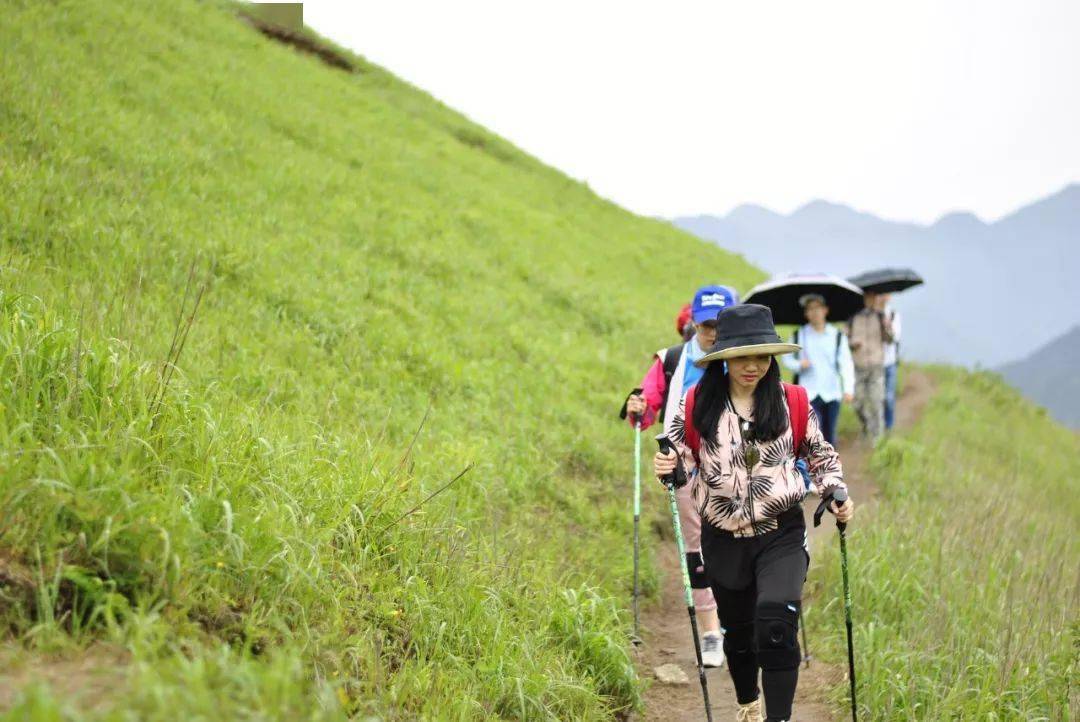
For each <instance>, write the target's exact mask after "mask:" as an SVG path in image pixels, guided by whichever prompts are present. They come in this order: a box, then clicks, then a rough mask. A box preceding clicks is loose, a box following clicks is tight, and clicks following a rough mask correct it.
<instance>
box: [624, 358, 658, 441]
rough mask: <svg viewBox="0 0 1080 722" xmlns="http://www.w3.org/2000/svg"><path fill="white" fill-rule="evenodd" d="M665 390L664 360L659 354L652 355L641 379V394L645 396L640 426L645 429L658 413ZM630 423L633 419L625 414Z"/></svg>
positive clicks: (632, 423) (651, 423) (632, 422)
mask: <svg viewBox="0 0 1080 722" xmlns="http://www.w3.org/2000/svg"><path fill="white" fill-rule="evenodd" d="M666 390H667V380H666V379H665V378H664V362H663V360H662V359H661V358H660V357H659V356H654V357H653V365H652V366H650V367H649V370H648V371H647V372H646V373H645V378H643V379H642V380H641V395H642V396H644V397H645V413H644V414H643V415H642V417H641V428H643V429H647V428H649V427H650V426H652V425H653V422H655V421H656V417H657V416H659V415H660V407H661V406H663V405H664V392H665V391H666ZM626 419H627V420H628V421H629V422H630V425H631V426H633V425H634V420H633V419H632V418H630V415H629V414H627V415H626Z"/></svg>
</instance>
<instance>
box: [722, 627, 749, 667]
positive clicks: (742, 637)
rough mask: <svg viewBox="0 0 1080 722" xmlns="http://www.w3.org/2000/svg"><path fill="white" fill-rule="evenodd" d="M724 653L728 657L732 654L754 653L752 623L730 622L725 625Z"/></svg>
mask: <svg viewBox="0 0 1080 722" xmlns="http://www.w3.org/2000/svg"><path fill="white" fill-rule="evenodd" d="M723 632H724V654H725V655H726V656H727V657H728V658H729V659H730V658H731V657H733V656H745V655H753V654H754V623H753V622H744V623H743V624H732V625H731V626H725V627H724V628H723Z"/></svg>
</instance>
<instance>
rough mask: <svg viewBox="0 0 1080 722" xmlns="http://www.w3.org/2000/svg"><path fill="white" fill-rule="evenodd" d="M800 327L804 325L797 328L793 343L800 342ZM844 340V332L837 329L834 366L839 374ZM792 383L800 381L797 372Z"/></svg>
mask: <svg viewBox="0 0 1080 722" xmlns="http://www.w3.org/2000/svg"><path fill="white" fill-rule="evenodd" d="M800 329H802V326H800V327H799V328H797V329H795V335H794V336H793V337H792V342H793V343H798V342H799V331H800ZM843 340H844V332H843V331H841V330H840V329H837V330H836V351H835V352H834V354H833V366H834V367H835V368H836V374H837V375H838V376H839V375H840V344H841V343H842V342H843ZM791 383H793V384H798V383H799V374H798V373H796V374H795V375H794V376H793V377H792V379H791Z"/></svg>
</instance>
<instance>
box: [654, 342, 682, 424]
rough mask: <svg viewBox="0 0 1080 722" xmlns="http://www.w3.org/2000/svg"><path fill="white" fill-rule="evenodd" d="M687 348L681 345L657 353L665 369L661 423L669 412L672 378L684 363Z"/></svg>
mask: <svg viewBox="0 0 1080 722" xmlns="http://www.w3.org/2000/svg"><path fill="white" fill-rule="evenodd" d="M685 348H686V344H685V343H680V344H676V345H675V346H669V347H668V348H666V349H664V350H662V351H657V352H656V355H657V356H659V357H660V362H661V364H662V365H663V367H664V395H663V396H662V397H661V399H660V413H659V416H658V418H659V419H660V421H663V420H664V415H665V413H666V412H667V405H668V396H669V395H670V394H671V378H672V377H673V376H674V375H675V371H676V370H677V369H678V368H679V362H680V361H682V357H683V349H685ZM679 393H682V389H679Z"/></svg>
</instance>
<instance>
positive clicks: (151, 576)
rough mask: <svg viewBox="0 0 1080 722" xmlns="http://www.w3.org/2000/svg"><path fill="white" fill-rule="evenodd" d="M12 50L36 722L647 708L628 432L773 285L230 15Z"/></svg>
mask: <svg viewBox="0 0 1080 722" xmlns="http://www.w3.org/2000/svg"><path fill="white" fill-rule="evenodd" d="M4 13H5V17H4V22H3V23H2V24H0V48H2V50H0V139H2V140H0V188H3V189H4V197H3V199H2V201H0V261H2V264H3V266H2V273H0V278H2V283H3V286H2V291H3V298H2V303H0V311H2V315H0V367H2V376H0V378H2V379H3V384H2V386H0V514H2V519H0V622H2V623H3V625H4V629H5V630H7V631H6V633H5V641H4V642H3V643H2V644H3V645H4V647H3V649H2V650H0V652H2V654H3V658H4V659H5V660H6V661H7V662H8V663H7V664H5V665H3V667H4V670H5V671H3V672H0V692H2V694H0V705H4V704H5V703H4V701H3V700H9V702H8V705H9V711H8V714H9V716H10V717H11V718H12V719H26V718H34V717H35V716H36V717H40V718H41V719H46V718H48V719H52V718H54V716H55V715H57V714H61V713H62V714H64V715H66V716H69V717H98V716H103V717H104V716H108V715H110V714H112V712H113V711H115V710H117V709H124V710H128V711H129V712H130V713H131V714H134V715H135V716H136V717H138V718H140V719H158V718H162V719H176V718H185V719H192V718H196V717H199V716H202V718H227V717H238V716H241V715H250V716H259V715H263V716H280V717H282V718H293V719H297V718H301V717H303V718H305V719H338V718H343V717H344V716H345V715H346V714H360V715H377V716H380V717H381V718H383V719H416V718H446V719H465V718H483V717H490V716H498V717H504V718H520V719H525V718H527V719H592V718H602V717H607V716H610V715H611V714H612V713H613V712H615V711H617V710H622V709H626V708H628V707H630V706H633V705H634V704H635V703H636V700H637V694H638V687H637V680H636V679H635V677H634V672H633V668H632V666H631V665H630V663H629V658H628V655H627V653H626V650H625V646H624V645H625V640H626V633H627V618H626V616H625V613H622V612H620V611H619V610H620V609H621V608H623V607H625V604H626V601H627V596H628V593H627V589H626V584H627V579H628V577H629V573H628V561H629V558H630V555H629V553H628V540H629V536H628V534H629V523H628V521H629V504H628V488H627V486H626V484H627V481H626V479H627V469H628V467H629V465H630V448H631V446H630V445H629V443H628V442H629V434H628V430H627V429H626V427H625V426H622V425H620V424H618V423H617V422H616V421H615V420H614V412H615V410H616V408H617V406H618V403H619V402H620V401H621V395H622V393H623V392H624V391H625V389H626V388H627V385H628V384H632V383H633V381H634V380H635V379H636V378H637V376H638V374H639V373H640V372H641V369H642V366H643V364H644V363H645V360H646V358H647V354H648V352H649V351H650V350H651V349H653V348H655V347H657V346H658V345H662V344H663V343H665V342H667V341H668V340H669V338H670V336H671V331H670V318H671V315H672V314H673V313H674V311H675V309H676V308H677V307H678V306H679V305H680V304H681V303H682V302H684V300H685V299H687V298H688V297H689V295H690V293H691V292H692V289H693V287H694V286H695V285H696V284H698V283H700V282H702V281H706V280H707V281H713V282H725V283H730V284H733V285H736V286H738V287H740V288H742V289H745V288H746V287H747V286H748V285H749V284H751V283H753V282H755V281H757V280H759V279H760V277H761V274H760V273H758V272H757V271H755V270H754V269H753V268H752V267H750V266H749V265H748V264H747V263H745V262H743V261H742V260H741V259H739V258H737V257H734V256H732V255H730V254H728V253H725V252H723V251H721V250H719V249H717V248H715V247H714V246H711V245H710V244H705V243H702V242H701V241H699V240H697V239H694V238H692V237H690V236H688V235H686V234H684V233H682V232H679V231H677V230H675V229H673V228H671V227H670V226H669V225H668V224H666V223H662V222H658V221H654V220H647V219H642V218H638V217H635V216H632V215H630V214H628V213H626V212H624V211H623V210H621V209H619V208H617V207H615V206H613V205H612V204H610V203H607V202H605V201H603V200H602V199H600V198H598V197H597V196H596V195H594V194H593V193H592V192H590V191H589V190H588V188H586V187H584V186H582V185H581V184H578V183H575V182H573V181H571V180H569V179H567V178H565V177H564V176H562V175H560V174H559V173H557V172H555V171H554V170H552V169H550V168H547V167H545V166H544V165H542V164H541V163H540V162H538V161H537V160H535V159H533V158H531V157H529V156H527V155H525V154H524V153H522V152H520V151H519V150H517V149H516V148H514V147H512V146H511V145H509V144H508V143H506V142H505V141H503V140H501V139H499V138H497V137H495V136H493V135H491V134H489V133H487V132H486V131H484V130H483V129H482V128H479V127H476V126H475V125H473V124H471V123H470V122H468V121H467V120H466V119H464V118H463V117H461V116H460V115H458V114H456V113H454V112H453V111H451V110H449V109H447V108H445V107H443V106H441V105H440V104H438V103H437V102H435V101H433V100H432V99H431V98H429V97H428V96H426V95H425V94H423V93H421V92H419V91H417V90H416V89H414V88H412V87H409V86H408V85H406V84H404V83H401V82H399V81H397V80H396V79H394V78H393V77H392V76H390V75H389V74H388V73H386V72H385V71H383V70H381V69H379V68H377V67H374V66H371V65H370V64H368V63H365V62H364V61H363V60H362V59H356V62H357V64H358V67H359V68H360V72H358V73H356V74H349V73H345V72H342V71H340V70H336V69H332V68H329V67H326V66H324V65H322V64H320V63H319V62H318V61H317V60H315V59H313V58H310V57H307V56H302V55H299V54H297V53H295V52H294V51H292V50H290V49H288V48H286V47H283V46H279V45H276V44H274V43H272V42H270V41H268V40H266V39H264V38H263V37H262V36H260V35H258V34H257V33H255V32H254V31H253V30H251V29H250V28H249V27H247V26H245V25H244V24H242V23H240V22H238V21H237V19H236V17H235V11H234V8H233V7H232V6H230V5H227V4H219V3H212V2H195V0H178V1H177V2H175V3H167V4H154V5H153V6H150V5H147V4H144V3H136V2H131V1H124V2H116V1H115V0H108V1H106V0H87V1H85V2H57V3H48V4H41V3H21V2H17V3H15V4H14V5H10V4H9V5H8V6H6V7H5V9H4ZM665 258H670V259H672V262H671V263H670V266H671V268H672V269H675V268H685V267H686V261H687V259H695V267H696V268H699V269H705V271H706V272H707V274H708V276H707V277H702V278H697V277H689V276H683V277H674V276H673V278H672V280H671V281H670V282H665V283H657V282H656V280H655V279H657V278H662V277H663V273H662V269H663V267H664V263H665V261H664V259H665ZM658 271H660V272H658ZM470 464H471V465H472V466H471V467H470ZM465 469H468V471H467V472H466V473H465V474H464V476H462V477H461V478H460V479H459V480H458V481H456V482H454V483H453V484H452V485H451V486H450V488H449V489H448V490H447V491H445V492H444V493H442V494H440V495H439V496H436V497H435V498H434V499H432V500H430V501H428V502H426V503H424V502H425V500H426V499H428V497H429V496H430V495H431V494H433V493H435V492H436V491H438V490H439V489H440V488H442V487H443V486H444V485H445V484H447V483H448V482H450V481H451V480H452V479H453V478H455V477H456V476H457V475H458V474H459V473H460V472H461V471H463V470H465ZM648 491H649V494H650V495H654V494H655V496H649V497H648V498H647V499H646V503H647V504H657V503H659V495H658V494H656V492H655V490H652V489H651V487H650V489H649V490H648ZM422 503H424V505H423V506H422V507H421V508H419V510H416V509H417V507H418V506H420V505H421V504H422ZM102 645H104V648H105V649H106V652H104V653H102V652H101V651H100V650H101V649H102ZM46 653H47V654H46ZM80 655H83V656H85V658H86V659H87V660H90V661H88V662H86V664H85V665H84V666H101V665H100V664H98V663H97V661H95V660H100V659H107V660H109V665H110V666H113V667H115V668H116V669H115V670H114V674H111V675H109V676H108V678H107V682H100V683H95V684H93V685H90V684H80V681H79V679H78V678H76V679H68V677H69V675H66V674H64V672H63V670H65V669H69V667H63V666H61V667H56V668H55V669H54V670H53V672H50V671H49V669H50V668H52V667H55V665H62V664H67V663H69V662H71V660H75V664H76V666H77V665H78V660H79V659H80ZM13 660H14V661H13ZM19 670H23V673H22V674H21V676H20V672H19ZM61 678H63V680H64V681H63V685H66V686H57V685H59V684H60V682H59V681H58V680H60V679H61ZM27 680H31V681H33V680H37V684H36V685H29V686H28V684H29V683H28V682H27ZM50 680H52V681H53V682H52V683H50ZM50 684H51V689H50ZM102 685H106V686H105V687H104V688H102ZM10 705H13V706H10Z"/></svg>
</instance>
